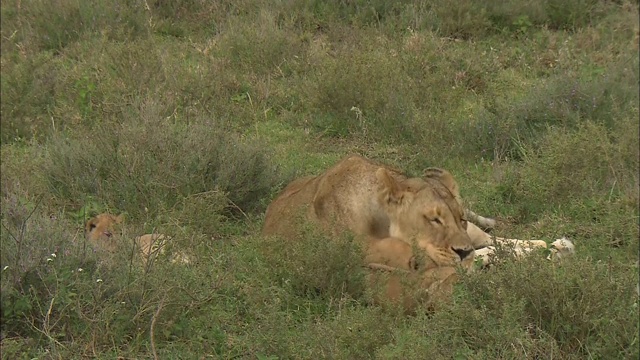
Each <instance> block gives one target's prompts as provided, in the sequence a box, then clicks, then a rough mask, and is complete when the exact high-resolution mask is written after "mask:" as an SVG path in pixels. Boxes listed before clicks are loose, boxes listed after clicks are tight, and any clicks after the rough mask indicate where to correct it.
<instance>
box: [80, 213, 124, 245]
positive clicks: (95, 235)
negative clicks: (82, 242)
mask: <svg viewBox="0 0 640 360" xmlns="http://www.w3.org/2000/svg"><path fill="white" fill-rule="evenodd" d="M123 220H124V219H123V215H122V214H120V215H118V216H115V215H111V214H107V213H104V214H100V215H97V216H96V217H94V218H91V219H89V220H88V221H87V223H86V224H85V226H84V235H85V238H86V239H87V240H89V241H90V242H91V243H92V244H93V245H94V247H97V248H100V249H104V250H107V251H109V252H114V251H115V250H116V248H117V242H116V238H115V236H114V234H115V231H114V230H115V227H116V225H118V224H121V223H122V221H123Z"/></svg>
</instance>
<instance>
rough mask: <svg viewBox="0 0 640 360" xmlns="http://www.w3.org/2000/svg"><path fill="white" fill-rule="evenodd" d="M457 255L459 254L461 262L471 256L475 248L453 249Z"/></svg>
mask: <svg viewBox="0 0 640 360" xmlns="http://www.w3.org/2000/svg"><path fill="white" fill-rule="evenodd" d="M451 249H452V250H453V251H454V252H455V253H456V254H458V256H460V260H464V259H465V258H466V257H467V256H469V254H471V252H472V251H473V248H471V249H456V248H451Z"/></svg>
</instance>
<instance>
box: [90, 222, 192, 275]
mask: <svg viewBox="0 0 640 360" xmlns="http://www.w3.org/2000/svg"><path fill="white" fill-rule="evenodd" d="M123 220H124V217H123V215H122V214H121V215H118V216H115V215H112V214H108V213H103V214H100V215H97V216H96V217H94V218H91V219H89V220H88V221H87V223H86V224H85V237H86V239H87V240H88V241H89V242H90V243H91V244H92V245H93V247H94V249H96V250H101V251H107V252H109V253H114V252H116V251H117V250H118V245H119V233H118V231H117V226H118V225H120V224H121V223H122V222H123ZM170 239H171V238H169V237H168V236H166V235H164V234H145V235H141V236H138V237H136V238H135V239H134V241H135V244H136V246H137V248H138V250H139V252H140V258H141V260H142V263H143V264H144V265H146V264H147V262H148V260H149V259H152V258H154V257H155V256H157V255H159V254H163V253H164V249H165V246H166V244H167V241H169V240H170ZM171 262H172V263H177V262H179V263H183V264H188V263H189V262H190V259H189V257H188V256H187V255H185V254H183V253H181V252H178V253H176V254H175V256H174V257H173V258H172V259H171Z"/></svg>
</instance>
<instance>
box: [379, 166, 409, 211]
mask: <svg viewBox="0 0 640 360" xmlns="http://www.w3.org/2000/svg"><path fill="white" fill-rule="evenodd" d="M376 178H377V179H378V181H380V183H381V184H380V188H379V193H378V196H379V198H380V200H381V201H382V202H383V203H384V204H400V203H401V202H402V198H403V196H404V192H403V191H402V190H401V189H400V184H398V182H397V181H396V180H395V179H394V178H393V177H392V176H391V174H389V172H388V171H387V169H385V168H379V169H378V170H377V171H376Z"/></svg>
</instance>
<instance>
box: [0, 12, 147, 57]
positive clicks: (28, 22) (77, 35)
mask: <svg viewBox="0 0 640 360" xmlns="http://www.w3.org/2000/svg"><path fill="white" fill-rule="evenodd" d="M143 10H144V9H143V5H142V4H141V3H140V2H138V1H125V2H120V3H118V4H109V3H104V2H101V1H76V0H63V1H58V2H55V3H52V2H50V1H32V2H30V3H29V5H28V6H23V7H20V6H18V7H17V8H10V6H9V5H6V6H4V5H3V7H2V15H3V16H2V23H3V30H2V32H3V35H4V34H5V31H6V32H8V33H9V34H11V33H13V32H14V31H15V34H14V35H15V36H13V37H12V42H13V44H20V43H22V45H21V46H23V47H24V48H26V49H28V51H29V52H37V51H41V50H44V51H53V52H60V51H62V50H63V49H64V48H65V47H67V46H69V45H70V44H73V43H75V42H77V41H79V40H80V39H82V38H85V37H92V36H98V35H101V34H102V35H107V36H108V37H109V38H112V39H114V40H119V41H121V40H129V39H132V38H135V37H138V36H141V35H144V34H145V33H146V32H145V28H146V26H145V20H146V19H145V17H144V13H143ZM3 45H5V43H4V40H3Z"/></svg>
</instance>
